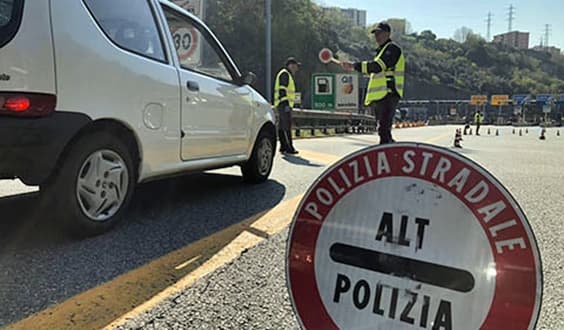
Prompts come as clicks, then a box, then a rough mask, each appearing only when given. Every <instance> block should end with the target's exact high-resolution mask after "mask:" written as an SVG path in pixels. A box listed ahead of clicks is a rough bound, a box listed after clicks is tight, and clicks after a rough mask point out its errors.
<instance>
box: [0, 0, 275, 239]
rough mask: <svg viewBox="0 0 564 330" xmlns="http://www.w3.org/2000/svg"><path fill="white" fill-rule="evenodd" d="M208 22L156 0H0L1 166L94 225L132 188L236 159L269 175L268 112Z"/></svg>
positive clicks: (69, 218)
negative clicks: (206, 23)
mask: <svg viewBox="0 0 564 330" xmlns="http://www.w3.org/2000/svg"><path fill="white" fill-rule="evenodd" d="M254 79H255V76H254V75H253V74H252V73H248V74H242V73H241V72H240V71H239V69H238V68H237V66H236V65H235V63H234V62H233V60H232V59H231V57H230V56H229V54H228V53H227V52H226V50H225V49H224V48H223V46H222V45H221V43H220V42H219V41H218V39H217V38H216V37H215V36H214V34H213V33H212V32H211V31H210V30H209V29H208V28H207V27H206V25H205V24H204V23H203V22H202V21H200V20H199V19H198V18H197V17H195V16H193V15H191V14H190V13H188V12H187V11H185V10H183V9H182V8H180V7H178V6H176V5H174V4H173V3H171V2H170V1H166V0H136V1H131V0H57V1H49V0H0V179H6V178H20V179H21V180H22V181H23V182H24V183H26V184H29V185H39V186H40V187H41V190H44V191H45V193H43V195H44V196H45V198H46V199H47V201H48V203H49V204H48V205H49V209H50V210H55V211H57V213H58V217H59V218H60V219H61V220H64V222H65V223H66V225H68V227H69V228H71V229H73V230H74V231H75V232H77V233H79V234H83V235H94V234H99V233H102V232H104V231H107V230H108V229H110V228H111V227H112V226H113V225H115V223H116V222H117V221H118V220H119V219H120V218H122V217H123V213H124V211H125V209H126V207H127V204H128V202H129V201H130V199H131V196H132V192H133V190H134V187H135V185H136V184H137V183H139V182H146V181H148V180H154V179H158V178H162V177H167V176H173V175H179V174H183V173H187V172H194V171H204V170H210V169H217V168H223V167H229V166H237V165H238V166H241V168H242V173H243V178H244V179H245V181H248V182H255V183H259V182H263V181H265V180H267V178H268V176H269V175H270V172H271V169H272V163H273V158H274V154H275V150H276V130H275V115H274V113H273V111H272V108H271V106H270V104H269V103H268V102H267V101H266V100H265V99H264V98H263V97H262V96H261V95H260V94H259V93H258V92H256V91H255V90H254V89H253V88H252V87H250V84H252V83H253V81H254Z"/></svg>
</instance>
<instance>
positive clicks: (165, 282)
mask: <svg viewBox="0 0 564 330" xmlns="http://www.w3.org/2000/svg"><path fill="white" fill-rule="evenodd" d="M302 196H303V195H300V196H297V197H295V198H292V199H290V200H287V201H284V202H282V203H280V204H279V205H277V206H276V207H274V208H273V209H271V210H270V211H268V212H262V213H259V214H257V215H255V216H253V217H251V218H249V219H247V220H245V221H243V222H241V223H238V224H235V225H232V226H230V227H228V228H226V229H224V230H222V231H220V232H218V233H215V234H213V235H211V236H208V237H206V238H203V239H201V240H199V241H197V242H194V243H192V244H189V245H187V246H185V247H183V248H180V249H178V250H176V251H173V252H171V253H169V254H167V255H165V256H163V257H160V258H158V259H156V260H154V261H152V262H150V263H147V264H145V265H143V266H141V267H139V268H137V269H135V270H132V271H130V272H128V273H125V274H123V275H120V276H118V277H116V278H115V279H113V280H111V281H109V282H106V283H104V284H101V285H99V286H97V287H95V288H92V289H90V290H87V291H85V292H83V293H80V294H78V295H76V296H74V297H71V298H69V299H67V300H66V301H64V302H62V303H60V304H58V305H55V306H52V307H49V308H47V309H45V310H43V311H41V312H38V313H36V314H34V315H31V316H29V317H28V318H26V319H23V320H21V321H19V322H16V323H14V324H12V325H9V326H8V327H7V328H6V329H25V330H27V329H49V330H51V329H61V330H64V329H81V330H82V329H85V330H88V329H100V328H102V327H104V326H106V325H108V324H110V323H111V322H112V321H114V320H116V319H118V318H119V319H118V321H117V322H118V323H115V325H117V324H119V320H122V321H123V320H124V319H123V318H122V317H121V316H123V315H124V314H125V315H127V317H133V316H135V315H139V314H141V313H142V312H143V311H145V310H147V308H149V309H150V307H151V306H154V305H156V304H158V302H160V301H162V299H164V298H166V295H167V294H171V292H177V291H178V290H182V289H184V288H186V287H187V286H190V285H191V284H192V283H194V282H195V281H196V280H197V279H199V278H201V277H203V276H205V275H206V274H209V273H211V272H213V271H214V270H216V269H218V268H219V267H221V266H223V265H225V264H227V263H229V262H230V261H232V260H233V259H235V258H237V257H238V256H239V255H240V254H241V253H242V252H243V251H244V250H246V249H249V248H252V247H254V246H256V245H257V244H258V243H260V242H261V241H263V240H264V237H267V236H268V235H270V234H271V233H276V232H278V231H280V230H282V229H283V228H284V226H286V225H287V224H289V223H290V222H291V220H292V216H293V214H294V212H295V209H296V208H297V205H298V203H299V201H300V200H301V198H302ZM171 284H172V286H171ZM175 290H176V291H175ZM159 292H161V293H160V294H159ZM159 299H160V300H159ZM126 313H127V314H126ZM136 313H137V314H136Z"/></svg>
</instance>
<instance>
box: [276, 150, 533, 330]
mask: <svg viewBox="0 0 564 330" xmlns="http://www.w3.org/2000/svg"><path fill="white" fill-rule="evenodd" d="M391 149H403V150H402V151H401V154H403V153H404V152H405V151H408V150H409V149H412V150H422V151H428V152H437V153H439V154H441V156H444V157H448V158H450V159H451V160H454V161H457V162H459V163H460V164H461V165H466V167H471V168H473V170H474V171H475V172H476V173H477V174H479V175H480V178H482V179H485V180H486V182H489V183H491V184H493V186H494V187H495V192H496V193H497V194H499V195H500V197H502V198H503V199H504V200H505V201H506V202H507V205H508V206H509V207H508V209H510V210H512V211H513V212H514V213H515V214H516V215H517V217H518V218H519V219H520V222H519V225H520V226H519V228H520V229H523V230H524V231H525V233H526V237H527V238H528V243H529V247H530V251H531V254H532V257H533V259H534V264H535V265H536V276H535V277H536V287H535V290H534V300H535V301H534V307H533V308H532V311H531V313H530V322H529V329H535V328H536V324H537V322H538V318H539V315H540V310H541V304H542V294H543V274H542V260H541V257H540V252H539V248H538V242H537V239H536V237H535V235H534V233H533V231H532V229H531V226H530V224H529V222H528V219H527V217H526V216H525V213H524V212H523V210H522V208H521V207H520V205H519V204H518V203H517V201H516V199H515V198H514V197H513V196H512V195H511V193H510V192H509V191H508V190H507V189H506V188H505V187H504V186H503V185H502V184H501V183H500V182H499V180H497V179H496V178H495V177H494V176H493V175H492V174H490V173H489V172H488V171H487V170H486V169H485V168H483V167H482V166H481V165H479V164H477V163H475V162H474V161H472V160H470V159H468V158H466V157H464V156H462V155H460V154H458V153H455V152H453V151H451V150H450V149H447V148H443V147H439V146H435V145H430V144H425V143H414V142H403V143H394V144H389V145H379V146H372V147H368V148H366V149H363V150H360V151H357V152H355V153H353V154H351V155H349V156H347V157H345V158H344V159H342V160H340V161H339V162H337V163H336V164H334V165H332V166H331V167H330V168H328V169H327V170H325V172H324V173H323V174H322V175H321V176H320V177H319V178H318V179H316V180H315V181H314V183H313V184H312V185H311V187H310V188H309V189H308V191H307V193H306V194H305V195H304V197H303V198H302V201H301V202H300V204H299V207H298V208H297V210H296V213H295V214H294V217H293V220H292V224H291V226H290V231H289V236H288V242H287V246H286V259H285V260H286V284H287V288H288V291H289V295H290V300H291V302H292V308H293V309H294V312H295V315H296V316H297V319H298V321H299V323H300V325H301V327H302V328H303V329H318V328H323V329H338V326H337V325H336V324H335V322H334V321H333V320H332V318H331V316H330V315H329V314H328V312H327V310H326V308H325V307H324V305H323V301H322V299H321V296H320V294H319V290H318V287H317V284H316V282H315V260H314V259H315V245H316V241H317V237H318V235H319V232H320V230H321V227H322V223H323V221H324V220H325V218H326V217H327V215H328V214H329V212H330V209H332V208H333V207H334V206H335V205H336V204H337V203H338V202H339V201H340V200H341V199H342V198H344V197H345V196H346V195H347V194H349V193H350V192H351V191H353V190H355V189H356V188H358V187H360V186H362V185H364V184H366V183H368V182H371V181H374V180H378V179H382V178H390V177H401V176H404V177H412V176H408V175H381V176H378V175H375V176H374V177H373V178H371V179H369V180H366V181H364V182H362V183H361V184H356V185H353V186H352V187H350V188H349V189H347V190H346V191H345V192H344V193H343V194H342V195H341V196H338V197H336V198H335V200H334V203H333V204H332V205H331V206H329V207H327V208H328V209H329V211H326V212H323V213H325V217H324V218H323V219H322V220H321V221H317V220H313V221H314V222H316V223H315V226H314V227H316V228H315V229H314V231H315V232H311V231H310V232H308V233H307V236H309V238H307V237H306V235H303V237H301V238H302V239H304V238H305V239H306V240H308V241H309V243H310V244H311V245H310V246H309V248H312V249H311V251H310V253H306V254H296V253H295V252H296V251H295V249H294V246H293V245H294V243H295V242H294V239H295V230H296V229H297V228H298V226H300V225H304V224H306V225H311V224H312V220H311V219H309V220H305V219H303V217H302V215H303V214H304V213H305V209H304V207H305V205H306V204H307V203H308V202H309V201H310V200H311V197H312V195H313V192H314V191H315V190H316V189H317V188H318V185H319V184H321V183H322V182H324V180H325V181H326V180H327V178H328V177H329V176H330V175H331V174H333V173H334V172H337V171H339V169H343V168H344V165H346V164H349V163H350V162H351V161H353V160H355V159H358V160H361V159H362V158H363V157H364V156H366V155H369V154H371V153H378V152H383V151H384V152H385V151H389V150H391ZM398 154H399V153H398ZM396 172H398V173H399V172H401V170H399V166H398V169H396ZM418 179H422V180H426V179H425V178H422V177H418ZM426 181H427V180H426ZM429 182H431V181H429ZM325 183H327V182H325ZM432 183H436V182H432ZM439 186H440V184H439ZM445 186H446V184H445ZM443 188H445V189H446V190H447V191H449V192H451V189H449V188H448V187H443ZM454 195H455V196H456V197H457V198H459V196H458V195H456V194H454ZM459 199H460V198H459ZM461 200H462V199H461ZM465 204H467V203H466V202H465ZM468 207H469V209H471V210H472V211H473V213H474V215H475V216H476V213H477V211H476V210H477V209H478V207H475V206H468ZM480 224H481V225H482V227H484V228H483V229H484V230H487V228H486V227H485V225H484V224H483V223H482V222H480ZM521 226H522V228H521ZM309 229H311V228H309ZM490 245H492V249H494V248H495V246H494V245H493V243H492V242H490ZM493 254H494V259H495V260H496V269H498V274H499V268H498V267H499V264H498V262H497V261H498V258H497V257H495V256H496V254H495V253H493ZM298 263H300V264H299V265H298ZM300 266H301V267H305V268H306V273H307V278H300V281H299V282H296V283H294V284H295V285H294V286H293V285H292V278H293V277H295V276H296V275H295V274H293V271H292V269H293V268H295V267H300ZM499 282H500V281H497V280H496V294H495V295H494V300H493V302H492V306H493V305H494V304H495V303H496V298H497V296H498V295H497V292H498V290H499ZM514 289H515V288H513V287H508V288H505V290H514ZM308 290H309V291H308ZM300 299H303V301H300V302H299V303H298V304H297V300H300ZM494 308H495V307H494ZM300 309H306V310H307V312H306V311H304V313H300ZM492 309H493V308H492ZM492 309H490V312H489V313H488V316H487V318H486V320H485V321H484V324H482V326H481V327H480V328H481V329H495V327H492V325H491V324H490V325H488V324H489V323H488V322H489V321H491V319H492V312H491V310H492ZM494 323H495V322H494Z"/></svg>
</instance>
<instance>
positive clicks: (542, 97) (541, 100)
mask: <svg viewBox="0 0 564 330" xmlns="http://www.w3.org/2000/svg"><path fill="white" fill-rule="evenodd" d="M551 101H552V95H550V94H539V95H537V104H540V105H545V104H548V103H549V102H551Z"/></svg>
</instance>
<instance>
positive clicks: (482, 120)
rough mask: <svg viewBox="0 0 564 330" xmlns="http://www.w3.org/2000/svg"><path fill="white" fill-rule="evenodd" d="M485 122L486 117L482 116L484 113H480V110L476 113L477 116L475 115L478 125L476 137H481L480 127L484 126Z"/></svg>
mask: <svg viewBox="0 0 564 330" xmlns="http://www.w3.org/2000/svg"><path fill="white" fill-rule="evenodd" d="M483 122H484V115H482V112H480V110H478V111H476V114H475V115H474V123H476V135H480V126H482V123H483Z"/></svg>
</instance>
